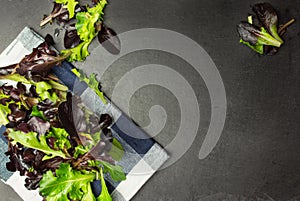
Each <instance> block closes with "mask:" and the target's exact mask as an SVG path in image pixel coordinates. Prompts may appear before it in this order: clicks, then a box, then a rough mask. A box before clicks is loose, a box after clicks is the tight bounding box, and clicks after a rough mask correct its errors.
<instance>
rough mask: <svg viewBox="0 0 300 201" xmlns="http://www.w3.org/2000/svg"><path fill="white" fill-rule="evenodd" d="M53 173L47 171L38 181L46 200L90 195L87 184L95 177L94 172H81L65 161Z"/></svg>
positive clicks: (63, 200)
mask: <svg viewBox="0 0 300 201" xmlns="http://www.w3.org/2000/svg"><path fill="white" fill-rule="evenodd" d="M55 173H56V174H55V175H54V174H53V173H52V171H51V170H49V171H47V172H46V173H45V174H44V175H43V178H42V180H41V181H40V193H41V194H42V195H43V196H44V197H46V199H47V201H69V200H82V198H84V197H85V196H89V197H90V196H92V195H91V190H90V187H89V186H88V185H90V182H92V181H93V180H94V179H95V177H96V176H95V175H96V174H95V173H93V172H85V173H84V174H83V173H81V172H80V171H77V170H74V169H73V168H72V167H71V166H70V164H67V163H62V164H60V167H59V168H58V169H57V170H56V172H55ZM85 199H87V197H85ZM92 200H93V199H92ZM92 200H91V201H92ZM102 201H103V200H102Z"/></svg>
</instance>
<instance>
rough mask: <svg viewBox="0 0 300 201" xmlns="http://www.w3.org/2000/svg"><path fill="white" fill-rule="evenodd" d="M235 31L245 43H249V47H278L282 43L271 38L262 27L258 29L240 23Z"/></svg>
mask: <svg viewBox="0 0 300 201" xmlns="http://www.w3.org/2000/svg"><path fill="white" fill-rule="evenodd" d="M237 30H238V32H239V35H240V37H241V39H242V40H243V41H245V42H249V43H250V44H251V45H254V46H255V45H271V46H275V47H280V46H281V44H282V42H280V41H278V40H276V39H275V38H273V37H272V36H271V35H270V34H269V33H268V32H267V31H266V30H265V29H264V28H263V27H262V28H261V29H259V28H258V27H256V26H254V25H252V24H250V23H248V22H241V23H240V24H238V26H237Z"/></svg>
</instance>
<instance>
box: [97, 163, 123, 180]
mask: <svg viewBox="0 0 300 201" xmlns="http://www.w3.org/2000/svg"><path fill="white" fill-rule="evenodd" d="M99 163H100V164H101V165H102V166H103V170H104V172H105V173H106V172H108V173H109V175H110V176H111V178H112V179H113V180H114V181H116V182H118V181H123V180H125V179H126V175H125V173H124V171H123V167H122V166H120V165H112V164H110V163H107V162H105V161H99Z"/></svg>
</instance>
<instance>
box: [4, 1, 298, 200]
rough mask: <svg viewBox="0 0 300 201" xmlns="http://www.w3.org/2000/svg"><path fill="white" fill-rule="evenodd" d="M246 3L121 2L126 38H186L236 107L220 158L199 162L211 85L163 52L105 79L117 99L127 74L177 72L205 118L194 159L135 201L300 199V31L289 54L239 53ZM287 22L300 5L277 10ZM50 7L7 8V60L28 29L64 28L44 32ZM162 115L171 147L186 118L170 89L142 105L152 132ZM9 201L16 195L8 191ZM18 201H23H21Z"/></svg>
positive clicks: (132, 58) (144, 96) (122, 64)
mask: <svg viewBox="0 0 300 201" xmlns="http://www.w3.org/2000/svg"><path fill="white" fill-rule="evenodd" d="M256 2H258V1H238V0H213V1H204V0H164V1H146V0H131V1H128V0H114V1H110V4H109V6H108V7H107V9H106V11H105V12H106V15H105V21H106V23H107V24H108V25H109V26H110V27H112V28H113V29H114V30H115V31H116V32H117V33H122V32H125V31H129V30H132V29H137V28H148V27H155V28H164V29H170V30H173V31H177V32H179V33H182V34H185V35H186V36H188V37H190V38H192V39H193V40H195V41H196V42H198V43H199V44H200V45H201V46H202V47H203V48H204V49H205V50H206V51H207V52H208V54H209V55H210V56H211V57H212V59H213V60H214V62H215V64H216V65H217V67H218V70H219V71H220V74H221V76H222V78H223V81H224V84H225V88H226V93H227V101H228V111H227V119H226V124H225V128H224V131H223V134H222V136H221V139H220V141H219V142H218V144H217V146H216V148H215V149H214V150H213V152H212V153H211V154H210V155H209V156H208V157H207V158H206V159H205V160H199V159H198V153H199V149H200V146H201V144H202V141H203V139H204V136H205V134H206V131H207V128H208V125H209V120H210V109H209V108H210V101H209V96H208V92H207V90H206V87H205V84H204V82H203V81H202V79H201V77H199V76H197V74H196V73H195V72H194V70H193V68H191V67H190V66H189V65H188V64H186V63H185V62H184V61H182V60H180V59H178V58H176V57H174V56H173V55H169V54H167V53H162V52H157V51H141V52H137V53H133V54H130V55H127V56H126V57H124V58H122V59H120V60H118V61H117V62H116V63H114V64H113V65H112V67H111V68H110V69H109V70H108V71H107V72H106V73H105V76H104V77H103V78H102V82H103V89H104V91H105V92H106V94H107V95H108V96H110V95H111V94H112V90H113V86H114V85H115V84H116V82H117V81H118V79H120V77H121V76H122V74H124V73H126V72H127V71H128V70H130V69H132V68H134V67H136V66H139V65H143V64H148V63H159V64H167V65H168V66H170V67H172V68H173V69H175V70H177V71H178V72H180V73H181V74H182V75H183V76H184V77H185V78H186V79H187V80H188V81H189V82H190V84H191V85H192V87H193V89H194V90H195V92H196V95H197V97H198V101H199V103H200V110H201V122H200V129H199V132H198V135H197V137H196V139H195V141H194V143H193V145H192V147H191V148H190V149H189V150H188V152H187V153H186V154H185V155H184V156H183V157H182V158H181V159H180V160H179V161H177V162H176V163H175V164H174V165H172V166H171V167H168V168H167V169H164V170H162V171H159V172H158V173H157V174H155V175H154V176H153V177H152V178H151V179H150V181H149V182H148V183H147V184H146V185H145V186H144V187H143V188H142V189H141V190H140V192H139V193H138V194H137V195H136V196H135V197H134V199H133V201H138V200H147V201H148V200H149V201H152V200H153V201H154V200H156V201H173V200H175V201H177V200H178V201H179V200H180V201H182V200H189V201H200V200H201V201H202V200H208V201H216V200H278V201H281V200H282V201H287V200H297V196H300V157H299V153H300V146H299V144H300V136H299V135H300V132H299V130H300V124H299V120H300V113H299V109H300V105H299V103H300V89H299V84H300V83H299V80H300V79H299V76H300V74H299V71H300V68H299V64H300V49H299V47H300V33H299V31H300V25H299V22H296V23H295V24H294V25H293V26H292V27H290V28H289V30H288V32H287V33H286V35H285V36H284V39H285V42H286V43H285V45H284V46H283V47H282V48H281V49H280V52H279V53H278V54H277V55H276V56H273V57H269V56H266V57H261V56H258V55H257V54H255V53H254V52H252V51H250V50H249V49H247V48H246V47H244V46H242V45H240V44H239V43H238V35H237V33H236V29H235V26H236V24H237V23H238V22H239V21H241V20H244V19H246V17H247V13H248V12H250V5H251V4H254V3H256ZM269 2H271V3H272V4H273V5H274V7H275V8H277V10H278V11H279V16H280V20H281V22H286V21H288V20H289V19H290V18H291V17H295V18H296V20H300V12H299V11H300V4H299V2H298V1H291V0H287V1H280V0H277V1H269ZM51 9H52V5H51V3H50V1H48V0H15V1H12V0H1V6H0V19H1V20H0V27H1V29H0V51H3V50H4V48H5V47H6V46H7V45H8V44H9V43H10V42H11V41H12V40H13V39H14V38H15V37H16V36H17V34H18V33H19V32H20V31H21V30H22V29H23V28H24V26H29V27H32V28H33V29H34V30H35V31H37V32H38V33H40V34H41V35H43V36H45V35H46V33H50V34H53V33H54V27H53V26H47V27H46V28H44V29H41V28H39V21H40V20H41V18H42V16H43V15H44V14H47V13H49V12H50V11H51ZM154 104H160V105H162V106H163V107H164V108H165V109H166V111H167V113H168V120H167V124H166V126H165V128H164V130H163V131H162V132H161V133H160V134H159V135H158V136H156V139H157V140H158V141H159V142H160V143H161V144H163V145H164V144H167V143H168V142H169V141H170V140H171V139H172V138H173V137H174V135H175V134H176V131H177V129H178V125H179V122H180V118H179V117H180V111H179V106H178V102H177V101H176V98H175V97H174V96H173V95H172V94H171V93H170V92H169V91H168V90H166V89H164V88H160V87H157V86H147V87H144V88H142V89H140V90H139V91H138V92H136V94H135V95H134V96H133V97H132V100H131V108H130V112H131V113H130V116H131V117H132V118H133V119H134V120H135V121H136V122H137V123H138V124H139V125H142V126H144V125H147V124H148V123H149V118H148V116H147V115H148V112H147V111H148V109H149V108H150V107H151V106H152V105H154ZM0 188H1V197H0V200H1V201H2V200H3V201H7V200H9V198H4V196H7V197H9V196H10V195H9V193H8V191H7V190H6V188H5V187H3V185H2V184H1V185H0ZM12 200H17V199H15V198H14V199H12ZM298 200H300V198H299V199H298Z"/></svg>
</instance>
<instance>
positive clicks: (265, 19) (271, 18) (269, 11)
mask: <svg viewBox="0 0 300 201" xmlns="http://www.w3.org/2000/svg"><path fill="white" fill-rule="evenodd" d="M253 11H254V12H255V13H256V15H257V17H258V19H259V21H260V22H261V23H262V24H263V26H264V27H265V28H266V29H267V30H268V32H269V33H270V34H271V35H272V36H273V37H274V38H275V39H276V40H278V41H279V42H280V43H283V40H282V39H281V38H280V36H279V34H278V31H277V27H278V17H277V13H276V11H275V9H274V8H273V6H272V5H271V4H269V3H258V4H255V5H254V6H253Z"/></svg>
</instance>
